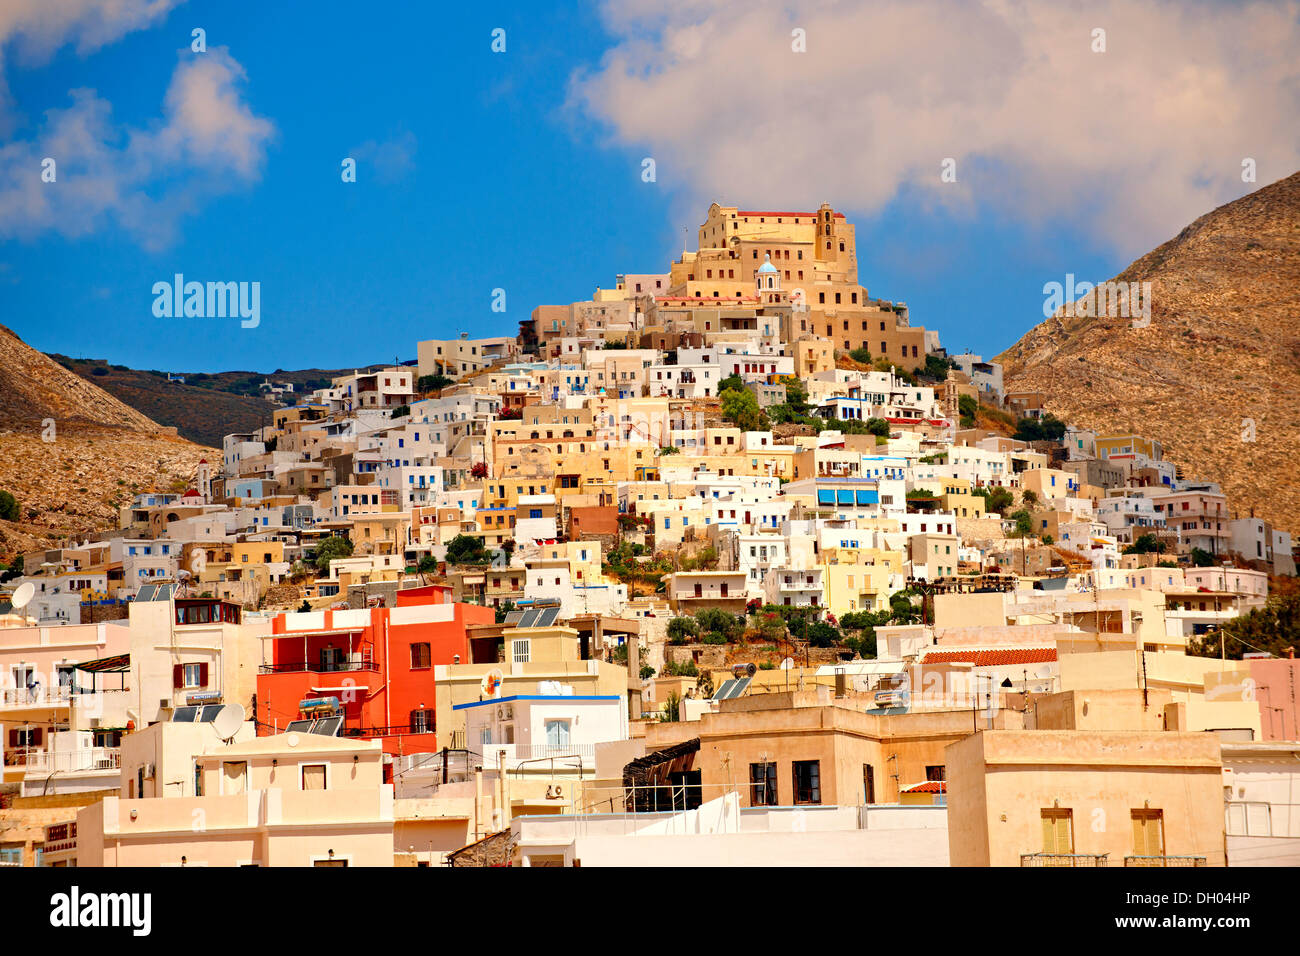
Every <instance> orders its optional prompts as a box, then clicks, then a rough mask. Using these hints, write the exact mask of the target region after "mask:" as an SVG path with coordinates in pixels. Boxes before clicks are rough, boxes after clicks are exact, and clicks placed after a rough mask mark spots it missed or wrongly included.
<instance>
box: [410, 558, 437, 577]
mask: <svg viewBox="0 0 1300 956" xmlns="http://www.w3.org/2000/svg"><path fill="white" fill-rule="evenodd" d="M415 570H417V571H419V572H420V573H421V574H434V573H435V572H437V570H438V559H437V558H435V557H434V556H433V555H431V554H426V555H425V556H424V557H422V558H421V559H420V563H419V564H418V565H416V567H415Z"/></svg>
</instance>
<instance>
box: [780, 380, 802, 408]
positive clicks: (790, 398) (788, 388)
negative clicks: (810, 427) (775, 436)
mask: <svg viewBox="0 0 1300 956" xmlns="http://www.w3.org/2000/svg"><path fill="white" fill-rule="evenodd" d="M781 384H782V385H784V386H785V404H786V405H787V406H789V408H790V411H791V412H793V413H794V414H796V415H806V414H807V413H808V389H807V388H805V387H804V384H803V381H802V380H801V379H799V378H797V377H796V376H794V375H786V376H783V377H782V378H781Z"/></svg>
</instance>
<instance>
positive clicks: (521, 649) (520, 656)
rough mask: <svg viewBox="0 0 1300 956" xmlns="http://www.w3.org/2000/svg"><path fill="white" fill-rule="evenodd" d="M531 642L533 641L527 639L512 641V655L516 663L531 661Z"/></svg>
mask: <svg viewBox="0 0 1300 956" xmlns="http://www.w3.org/2000/svg"><path fill="white" fill-rule="evenodd" d="M530 644H531V642H529V641H526V640H524V641H511V642H510V651H511V657H512V659H513V660H514V662H515V663H516V664H527V663H528V662H529V659H530V654H529V648H530Z"/></svg>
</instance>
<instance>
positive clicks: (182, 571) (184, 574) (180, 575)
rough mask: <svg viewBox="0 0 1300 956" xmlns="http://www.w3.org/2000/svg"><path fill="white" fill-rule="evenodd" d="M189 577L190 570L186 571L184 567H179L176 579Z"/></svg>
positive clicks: (184, 579) (183, 579)
mask: <svg viewBox="0 0 1300 956" xmlns="http://www.w3.org/2000/svg"><path fill="white" fill-rule="evenodd" d="M189 579H190V572H188V571H186V570H185V569H184V568H181V569H180V570H179V571H177V572H176V580H177V581H188V580H189Z"/></svg>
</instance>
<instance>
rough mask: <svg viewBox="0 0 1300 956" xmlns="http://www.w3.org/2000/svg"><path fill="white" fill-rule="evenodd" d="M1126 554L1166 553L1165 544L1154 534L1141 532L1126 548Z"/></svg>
mask: <svg viewBox="0 0 1300 956" xmlns="http://www.w3.org/2000/svg"><path fill="white" fill-rule="evenodd" d="M1123 553H1124V554H1164V553H1165V546H1164V544H1162V543H1161V542H1160V540H1159V539H1158V538H1157V537H1156V536H1155V535H1154V534H1140V535H1138V536H1137V540H1136V541H1134V542H1133V543H1132V544H1130V545H1129V546H1128V547H1127V548H1125V549H1124V552H1123Z"/></svg>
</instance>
